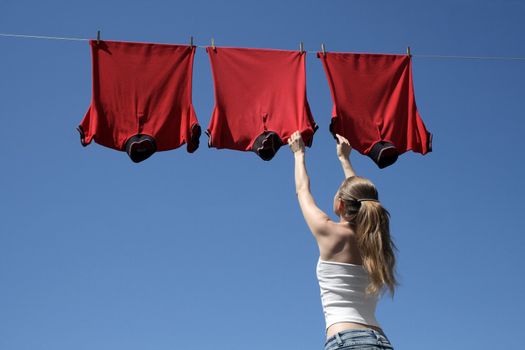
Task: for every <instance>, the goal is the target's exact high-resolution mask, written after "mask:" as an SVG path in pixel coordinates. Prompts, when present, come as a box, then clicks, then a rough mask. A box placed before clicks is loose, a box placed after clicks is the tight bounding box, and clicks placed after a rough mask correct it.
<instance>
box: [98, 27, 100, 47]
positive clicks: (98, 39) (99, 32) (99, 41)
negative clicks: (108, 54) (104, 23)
mask: <svg viewBox="0 0 525 350" xmlns="http://www.w3.org/2000/svg"><path fill="white" fill-rule="evenodd" d="M98 44H100V30H97V45H98Z"/></svg>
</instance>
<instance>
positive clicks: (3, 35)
mask: <svg viewBox="0 0 525 350" xmlns="http://www.w3.org/2000/svg"><path fill="white" fill-rule="evenodd" d="M0 36H2V37H10V38H25V39H44V40H67V41H89V40H94V39H86V38H74V37H56V36H46V35H25V34H7V33H0ZM194 46H196V47H198V48H201V49H206V48H207V47H209V46H200V45H194ZM305 52H306V53H309V54H317V53H318V52H319V51H305ZM411 56H412V57H418V58H441V59H477V60H505V61H525V57H511V56H461V55H425V54H422V55H420V54H416V55H414V54H411Z"/></svg>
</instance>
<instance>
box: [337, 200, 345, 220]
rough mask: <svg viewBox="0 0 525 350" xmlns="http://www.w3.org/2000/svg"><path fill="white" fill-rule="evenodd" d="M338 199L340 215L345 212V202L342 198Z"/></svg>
mask: <svg viewBox="0 0 525 350" xmlns="http://www.w3.org/2000/svg"><path fill="white" fill-rule="evenodd" d="M337 200H338V203H337V210H338V211H339V216H341V215H343V213H344V212H345V202H344V201H343V200H342V199H341V198H338V199H337Z"/></svg>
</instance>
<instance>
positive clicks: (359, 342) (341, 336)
mask: <svg viewBox="0 0 525 350" xmlns="http://www.w3.org/2000/svg"><path fill="white" fill-rule="evenodd" d="M324 349H325V350H354V349H355V350H365V349H366V350H383V349H394V347H393V346H392V344H390V341H389V340H388V338H387V337H385V336H384V335H382V334H381V333H379V332H377V331H375V330H373V329H347V330H344V331H341V332H338V333H336V334H335V335H333V336H331V337H330V338H328V339H327V340H326V343H325V344H324Z"/></svg>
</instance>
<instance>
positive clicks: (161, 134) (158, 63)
mask: <svg viewBox="0 0 525 350" xmlns="http://www.w3.org/2000/svg"><path fill="white" fill-rule="evenodd" d="M90 45H91V53H92V60H93V62H92V63H93V97H92V101H91V105H90V107H89V110H88V111H87V113H86V115H85V117H84V119H83V120H82V122H81V123H80V126H79V127H78V130H79V132H80V135H81V142H82V145H84V146H87V145H88V144H89V143H91V141H92V140H95V142H97V143H98V144H100V145H103V146H106V147H110V148H113V149H116V150H119V151H126V152H127V153H128V155H129V156H130V157H131V159H132V160H133V161H134V162H140V161H142V160H144V159H146V158H148V157H149V156H151V155H152V154H153V153H154V152H155V151H167V150H171V149H175V148H178V147H180V146H181V145H183V144H184V143H186V144H187V150H188V152H193V151H195V150H196V149H197V148H198V146H199V136H200V132H201V131H200V126H199V123H198V121H197V117H196V115H195V111H194V109H193V105H192V101H191V84H192V69H193V57H194V55H195V47H194V46H180V45H163V44H145V43H130V42H116V41H102V40H101V41H99V42H97V41H96V40H92V41H90Z"/></svg>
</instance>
